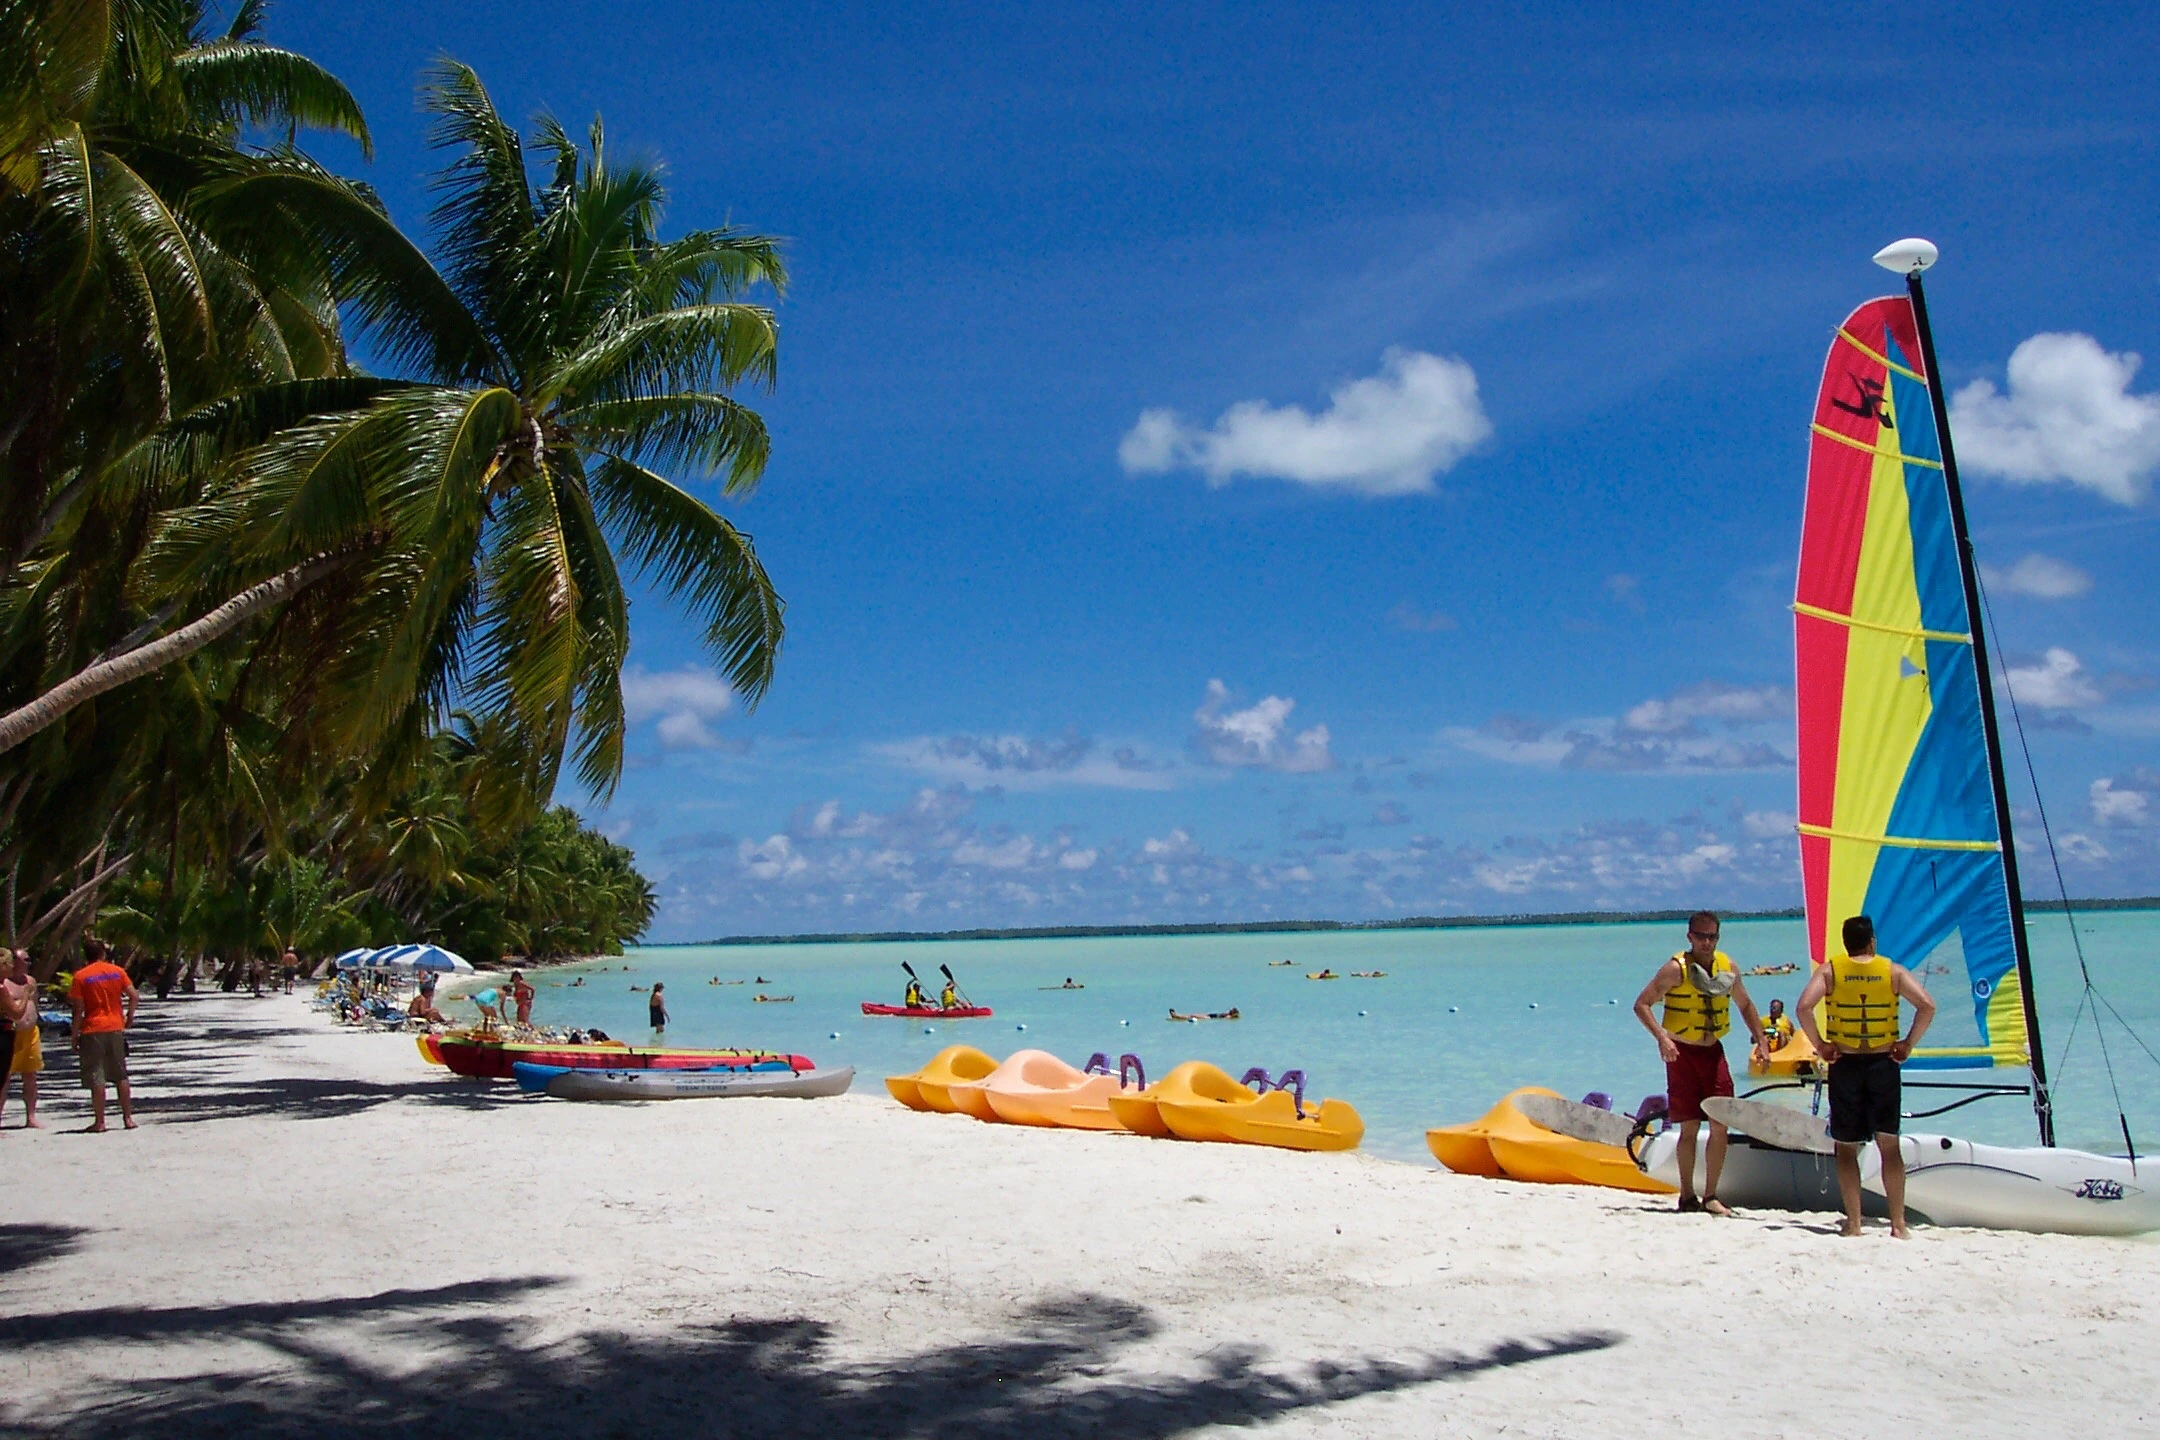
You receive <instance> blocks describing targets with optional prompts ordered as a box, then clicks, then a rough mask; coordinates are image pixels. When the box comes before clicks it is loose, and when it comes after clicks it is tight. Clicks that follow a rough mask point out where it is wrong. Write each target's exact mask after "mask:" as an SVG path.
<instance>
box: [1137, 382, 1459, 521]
mask: <svg viewBox="0 0 2160 1440" xmlns="http://www.w3.org/2000/svg"><path fill="white" fill-rule="evenodd" d="M1491 435H1492V422H1491V421H1490V420H1488V419H1487V418H1486V417H1485V408H1484V406H1483V405H1482V404H1481V403H1480V402H1479V400H1478V385H1477V373H1476V372H1475V371H1474V370H1472V369H1471V368H1470V366H1469V365H1468V364H1467V363H1466V362H1464V361H1461V360H1456V359H1449V358H1444V357H1442V356H1438V355H1427V354H1425V353H1424V352H1422V351H1417V350H1403V349H1391V350H1389V351H1388V352H1387V354H1386V355H1385V356H1384V357H1383V359H1382V361H1381V366H1380V373H1379V374H1377V375H1370V376H1367V377H1366V378H1364V379H1362V380H1352V381H1349V382H1347V383H1345V384H1343V385H1340V386H1337V387H1336V389H1335V390H1334V392H1333V393H1332V394H1331V395H1330V396H1329V404H1328V408H1327V409H1326V410H1324V411H1322V412H1321V413H1320V414H1318V415H1314V414H1312V413H1311V412H1310V411H1307V410H1306V409H1305V408H1304V407H1303V406H1300V405H1283V406H1273V405H1269V404H1268V403H1267V402H1266V401H1263V400H1245V401H1241V402H1239V403H1238V404H1236V405H1233V406H1231V407H1230V408H1229V409H1228V410H1225V411H1224V412H1223V413H1222V416H1221V417H1220V418H1219V419H1217V420H1216V422H1215V424H1214V425H1213V426H1212V427H1210V428H1206V429H1203V428H1201V427H1200V426H1197V425H1194V424H1192V423H1191V422H1189V421H1187V420H1185V419H1184V418H1183V417H1181V416H1179V415H1178V414H1177V412H1176V411H1174V410H1161V409H1156V410H1148V411H1145V412H1143V413H1142V414H1141V416H1140V419H1139V420H1138V421H1137V422H1136V423H1135V424H1134V425H1133V428H1132V429H1131V430H1130V431H1128V432H1127V433H1126V435H1125V438H1124V439H1123V440H1122V441H1121V442H1119V445H1118V460H1119V462H1120V463H1121V464H1123V465H1124V467H1125V469H1126V471H1127V472H1128V473H1130V474H1159V473H1162V472H1164V471H1168V470H1175V469H1178V468H1181V467H1185V466H1190V467H1192V468H1193V469H1196V470H1199V471H1200V472H1201V473H1202V474H1204V475H1206V476H1207V478H1208V483H1209V484H1211V485H1227V484H1229V483H1230V481H1231V480H1232V479H1233V478H1235V477H1236V476H1239V475H1253V476H1259V477H1262V478H1265V479H1275V480H1288V481H1291V482H1293V483H1295V484H1299V485H1307V486H1311V487H1312V488H1314V489H1316V490H1347V491H1351V492H1353V493H1356V494H1360V495H1426V494H1430V493H1432V490H1433V488H1434V487H1433V476H1434V475H1436V474H1439V473H1440V472H1442V471H1446V470H1451V469H1453V468H1454V467H1455V465H1456V463H1457V462H1458V461H1460V460H1461V459H1462V458H1463V456H1465V455H1467V454H1468V453H1469V452H1470V451H1472V450H1474V449H1475V448H1477V447H1478V446H1479V445H1481V444H1483V443H1484V442H1485V441H1486V440H1487V439H1488V438H1489V437H1490V436H1491Z"/></svg>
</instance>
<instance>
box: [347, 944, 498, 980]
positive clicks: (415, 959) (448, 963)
mask: <svg viewBox="0 0 2160 1440" xmlns="http://www.w3.org/2000/svg"><path fill="white" fill-rule="evenodd" d="M367 967H368V968H369V969H370V970H405V971H411V972H420V971H433V972H435V973H437V974H445V975H470V974H472V973H473V967H472V966H471V965H470V964H469V963H468V962H467V961H466V960H465V958H464V957H463V956H461V955H454V954H452V953H451V952H450V951H448V950H445V949H443V948H442V946H440V945H392V946H389V947H388V948H386V949H382V950H378V951H376V952H375V953H374V955H373V956H372V957H371V958H370V959H369V960H368V961H367Z"/></svg>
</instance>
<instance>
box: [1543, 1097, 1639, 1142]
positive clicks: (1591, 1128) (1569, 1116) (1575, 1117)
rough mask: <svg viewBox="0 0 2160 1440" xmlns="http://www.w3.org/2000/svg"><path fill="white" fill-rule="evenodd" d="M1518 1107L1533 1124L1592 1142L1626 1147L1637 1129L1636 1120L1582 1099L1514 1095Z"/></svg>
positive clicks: (1571, 1137)
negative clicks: (1586, 1102) (1629, 1137)
mask: <svg viewBox="0 0 2160 1440" xmlns="http://www.w3.org/2000/svg"><path fill="white" fill-rule="evenodd" d="M1515 1108H1516V1109H1517V1110H1520V1111H1522V1113H1523V1114H1524V1115H1526V1116H1528V1117H1529V1119H1530V1122H1531V1123H1532V1124H1533V1125H1539V1126H1542V1127H1544V1128H1545V1129H1547V1130H1550V1131H1552V1132H1553V1134H1555V1135H1565V1136H1567V1137H1568V1138H1569V1139H1570V1140H1587V1141H1588V1142H1590V1143H1591V1144H1592V1145H1622V1146H1624V1145H1626V1144H1627V1142H1628V1136H1629V1135H1631V1134H1633V1133H1634V1130H1635V1122H1634V1121H1633V1120H1630V1119H1628V1117H1627V1116H1625V1115H1615V1114H1613V1112H1612V1111H1610V1110H1600V1109H1598V1108H1597V1106H1595V1105H1584V1104H1582V1103H1581V1102H1580V1101H1575V1100H1563V1099H1561V1098H1560V1097H1559V1096H1557V1095H1519V1096H1517V1097H1516V1098H1515Z"/></svg>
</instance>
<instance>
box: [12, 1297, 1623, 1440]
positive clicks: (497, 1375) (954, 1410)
mask: <svg viewBox="0 0 2160 1440" xmlns="http://www.w3.org/2000/svg"><path fill="white" fill-rule="evenodd" d="M493 1283H495V1284H496V1285H498V1286H508V1287H529V1288H533V1289H538V1288H541V1287H545V1286H547V1285H550V1284H551V1283H553V1282H549V1281H544V1280H543V1281H534V1282H493ZM502 1298H507V1296H506V1295H505V1296H494V1297H490V1296H488V1295H484V1294H482V1293H479V1289H478V1288H476V1287H473V1286H457V1287H450V1288H448V1289H446V1290H443V1291H407V1292H391V1293H389V1294H386V1295H383V1296H373V1297H365V1298H362V1299H354V1300H333V1301H327V1302H310V1303H304V1304H298V1305H289V1306H242V1307H233V1308H231V1309H226V1310H220V1309H214V1308H190V1309H186V1310H172V1311H158V1310H126V1311H85V1312H76V1313H74V1314H72V1315H53V1316H43V1317H23V1318H22V1319H20V1320H18V1321H13V1322H8V1323H6V1324H5V1325H4V1326H0V1343H5V1344H8V1345H10V1346H11V1347H12V1346H16V1345H23V1344H29V1345H33V1346H35V1345H41V1344H56V1343H60V1344H65V1343H76V1344H97V1345H99V1346H100V1347H101V1353H105V1352H103V1349H102V1347H103V1346H104V1345H106V1344H109V1343H110V1342H112V1341H116V1340H126V1341H131V1342H134V1343H136V1344H142V1343H146V1342H147V1343H153V1344H155V1343H158V1342H160V1341H165V1342H180V1343H185V1342H186V1341H188V1340H191V1339H198V1338H200V1339H206V1340H207V1339H216V1340H220V1341H234V1340H244V1341H249V1342H253V1343H254V1344H255V1345H258V1346H261V1347H264V1348H265V1349H267V1350H269V1351H271V1352H274V1355H275V1359H274V1361H272V1363H269V1364H264V1363H261V1362H262V1361H263V1360H268V1359H270V1357H258V1356H255V1355H250V1356H249V1357H248V1363H246V1364H245V1365H238V1364H233V1363H232V1361H231V1358H230V1357H229V1356H228V1357H221V1358H222V1359H223V1360H224V1363H225V1364H226V1365H227V1367H228V1368H221V1369H217V1370H214V1371H206V1372H204V1373H199V1374H193V1375H179V1376H177V1378H172V1379H165V1380H159V1381H157V1382H155V1383H144V1384H133V1385H130V1384H114V1385H111V1386H109V1387H107V1388H105V1389H103V1390H101V1391H96V1392H90V1393H86V1394H85V1396H84V1403H83V1404H82V1405H81V1407H80V1408H76V1409H74V1410H72V1411H71V1412H70V1413H68V1414H66V1415H54V1416H50V1417H45V1418H43V1419H40V1420H38V1421H37V1423H32V1422H33V1417H28V1416H18V1417H16V1418H15V1419H14V1422H13V1423H12V1424H0V1435H9V1436H18V1437H30V1436H45V1435H54V1434H66V1435H69V1436H84V1437H102V1436H130V1437H150V1440H165V1437H173V1440H178V1437H183V1436H185V1437H196V1436H205V1435H278V1436H293V1437H303V1440H392V1437H396V1440H409V1437H410V1436H412V1435H414V1434H428V1433H443V1434H447V1435H450V1436H452V1437H453V1440H493V1437H510V1436H515V1437H519V1440H547V1437H553V1436H564V1437H570V1436H575V1437H578V1440H615V1437H618V1436H620V1437H624V1440H628V1437H632V1436H637V1435H643V1434H650V1433H662V1434H668V1435H672V1436H682V1437H688V1440H732V1437H738V1436H739V1437H745V1440H748V1437H759V1440H768V1437H792V1436H819V1437H864V1440H912V1437H933V1436H934V1437H939V1440H945V1437H963V1436H1022V1437H1025V1440H1081V1437H1095V1436H1101V1435H1108V1436H1115V1437H1119V1440H1155V1437H1167V1436H1172V1435H1177V1434H1180V1433H1183V1432H1185V1431H1187V1430H1190V1429H1193V1428H1196V1427H1199V1426H1204V1425H1252V1424H1258V1423H1262V1422H1265V1421H1268V1420H1272V1419H1276V1418H1278V1417H1281V1416H1285V1415H1289V1414H1293V1413H1296V1412H1300V1411H1308V1410H1314V1409H1318V1408H1321V1407H1326V1406H1330V1405H1334V1404H1337V1403H1340V1402H1343V1401H1347V1400H1353V1399H1356V1398H1358V1397H1360V1396H1365V1395H1375V1394H1387V1393H1393V1392H1400V1391H1404V1390H1409V1389H1412V1388H1416V1387H1420V1386H1425V1385H1431V1384H1435V1383H1440V1382H1445V1381H1458V1380H1468V1379H1472V1378H1474V1377H1476V1376H1477V1375H1480V1374H1482V1373H1484V1372H1487V1371H1491V1370H1498V1369H1504V1368H1507V1367H1511V1366H1516V1365H1523V1364H1529V1363H1532V1362H1536V1361H1551V1360H1560V1359H1563V1358H1565V1357H1568V1356H1572V1355H1580V1354H1585V1353H1589V1352H1592V1351H1598V1350H1603V1349H1606V1348H1608V1347H1610V1346H1612V1345H1615V1344H1618V1343H1619V1342H1620V1337H1619V1336H1617V1335H1614V1334H1611V1333H1608V1332H1587V1333H1575V1334H1566V1335H1554V1336H1537V1337H1526V1338H1521V1339H1514V1340H1507V1341H1503V1342H1501V1343H1499V1344H1497V1345H1494V1346H1492V1347H1491V1348H1489V1349H1486V1350H1484V1351H1481V1352H1476V1353H1464V1352H1424V1353H1420V1354H1416V1355H1413V1356H1411V1357H1409V1358H1396V1359H1376V1358H1365V1359H1356V1360H1351V1361H1347V1362H1317V1363H1313V1364H1309V1365H1305V1366H1300V1367H1294V1368H1293V1367H1285V1366H1280V1365H1270V1364H1268V1363H1266V1359H1265V1356H1264V1354H1263V1352H1262V1350H1261V1349H1260V1348H1259V1347H1257V1346H1253V1345H1249V1344H1236V1345H1223V1346H1217V1347H1215V1348H1214V1349H1212V1350H1210V1351H1209V1352H1207V1354H1205V1355H1204V1356H1202V1357H1200V1363H1199V1368H1198V1370H1197V1371H1190V1370H1188V1371H1186V1372H1183V1373H1169V1374H1144V1373H1139V1372H1137V1371H1135V1370H1131V1369H1124V1368H1121V1367H1120V1366H1119V1363H1118V1361H1119V1354H1120V1351H1121V1350H1124V1349H1126V1348H1128V1347H1130V1346H1133V1345H1136V1344H1138V1343H1140V1342H1143V1341H1146V1340H1148V1339H1151V1338H1152V1337H1154V1336H1155V1335H1156V1334H1157V1333H1158V1332H1159V1330H1160V1326H1159V1324H1158V1323H1157V1321H1156V1320H1155V1318H1154V1317H1153V1316H1152V1315H1151V1314H1150V1313H1149V1312H1148V1311H1147V1310H1146V1309H1145V1308H1144V1307H1142V1306H1139V1305H1135V1304H1132V1303H1131V1302H1129V1301H1123V1300H1117V1299H1110V1298H1106V1297H1102V1296H1092V1295H1075V1296H1069V1297H1066V1298H1063V1299H1059V1300H1056V1301H1051V1302H1047V1303H1042V1304H1037V1305H1034V1306H1031V1307H1029V1308H1028V1309H1026V1310H1024V1311H1022V1312H1021V1313H1020V1314H1019V1315H1018V1316H1017V1317H1016V1319H1015V1321H1014V1322H1013V1324H1012V1325H1011V1326H1010V1327H1009V1329H1008V1330H1007V1331H1006V1332H1005V1333H1004V1334H1003V1335H1002V1336H1000V1337H999V1338H996V1339H993V1340H988V1341H983V1342H978V1343H959V1344H953V1345H949V1346H946V1347H944V1348H940V1349H929V1350H924V1351H920V1352H917V1353H914V1354H910V1355H905V1356H896V1357H890V1358H884V1359H878V1360H861V1359H849V1358H845V1357H842V1356H838V1355H835V1354H834V1353H832V1351H833V1346H832V1343H831V1342H832V1333H833V1332H832V1327H831V1326H829V1325H827V1324H826V1323H824V1322H822V1321H818V1320H810V1319H800V1318H788V1319H744V1318H739V1317H738V1318H735V1319H731V1320H729V1321H727V1322H725V1323H723V1324H716V1325H705V1326H695V1327H689V1328H685V1329H681V1330H677V1331H673V1332H668V1333H661V1334H624V1333H618V1332H612V1331H593V1332H589V1333H586V1334H583V1335H579V1336H576V1337H574V1338H572V1339H569V1340H565V1341H558V1342H552V1343H547V1344H540V1343H535V1342H532V1341H530V1340H529V1339H527V1338H525V1334H524V1326H525V1323H526V1322H524V1321H522V1320H521V1319H518V1318H515V1317H505V1316H501V1315H498V1314H490V1313H486V1312H485V1310H482V1311H481V1312H480V1313H472V1307H475V1306H485V1305H489V1304H491V1303H493V1301H494V1300H497V1299H502ZM460 1309H463V1310H465V1311H466V1313H464V1314H457V1313H452V1312H455V1311H457V1310H460ZM327 1320H345V1321H348V1322H355V1323H357V1325H358V1326H359V1327H360V1328H358V1329H344V1330H342V1331H339V1330H336V1329H333V1328H331V1327H326V1326H325V1324H324V1322H325V1321H327ZM34 1337H36V1338H34ZM359 1342H364V1343H359ZM423 1352H424V1353H426V1354H427V1355H429V1356H431V1357H433V1358H432V1360H431V1363H430V1364H429V1365H428V1366H427V1368H426V1369H424V1370H422V1371H420V1372H418V1373H413V1372H412V1370H411V1361H412V1360H413V1359H414V1358H415V1357H416V1356H417V1355H419V1354H421V1353H423ZM182 1354H184V1352H183V1351H173V1352H169V1353H167V1354H165V1355H162V1356H161V1357H160V1360H161V1363H160V1364H159V1366H158V1368H159V1369H160V1370H161V1371H165V1372H166V1373H168V1374H170V1373H172V1372H173V1371H174V1370H175V1369H176V1368H178V1367H176V1366H174V1364H173V1363H172V1362H173V1361H174V1360H176V1359H178V1358H180V1356H181V1355H182ZM378 1355H380V1356H382V1357H385V1358H386V1359H389V1360H391V1361H393V1362H402V1363H393V1364H391V1365H379V1364H376V1363H374V1360H373V1357H375V1356H378ZM100 1368H101V1367H100V1366H97V1365H86V1367H85V1369H84V1371H83V1373H84V1375H85V1376H86V1377H87V1376H90V1375H95V1374H97V1373H99V1370H100Z"/></svg>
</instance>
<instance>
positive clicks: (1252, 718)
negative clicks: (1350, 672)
mask: <svg viewBox="0 0 2160 1440" xmlns="http://www.w3.org/2000/svg"><path fill="white" fill-rule="evenodd" d="M1229 703H1230V687H1229V686H1227V685H1225V684H1223V682H1222V681H1220V680H1210V681H1208V685H1207V699H1206V700H1204V701H1203V702H1201V705H1200V708H1199V709H1198V710H1195V711H1194V712H1193V724H1194V725H1195V726H1196V727H1197V729H1196V730H1195V731H1194V733H1193V738H1192V749H1193V752H1194V754H1195V755H1197V756H1198V757H1199V758H1200V759H1202V760H1205V761H1206V762H1207V763H1209V764H1211V765H1227V766H1232V767H1241V768H1242V767H1254V768H1259V769H1264V770H1280V771H1283V772H1285V773H1287V774H1292V775H1302V774H1309V773H1311V772H1313V771H1316V770H1332V769H1334V768H1335V757H1334V756H1332V755H1330V754H1329V753H1328V728H1327V726H1325V725H1315V726H1313V727H1312V728H1311V729H1310V730H1302V731H1299V732H1298V733H1297V734H1296V735H1294V736H1291V737H1290V738H1289V739H1288V740H1287V741H1285V739H1284V736H1283V731H1284V728H1285V727H1286V726H1287V725H1288V723H1289V720H1290V712H1291V711H1292V710H1295V709H1296V708H1297V701H1295V700H1292V699H1290V698H1289V697H1288V696H1285V695H1269V696H1267V697H1266V698H1264V699H1262V700H1261V701H1259V702H1258V703H1257V704H1254V705H1251V706H1248V707H1247V708H1245V709H1243V710H1226V709H1225V708H1224V707H1225V706H1227V705H1228V704H1229Z"/></svg>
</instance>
